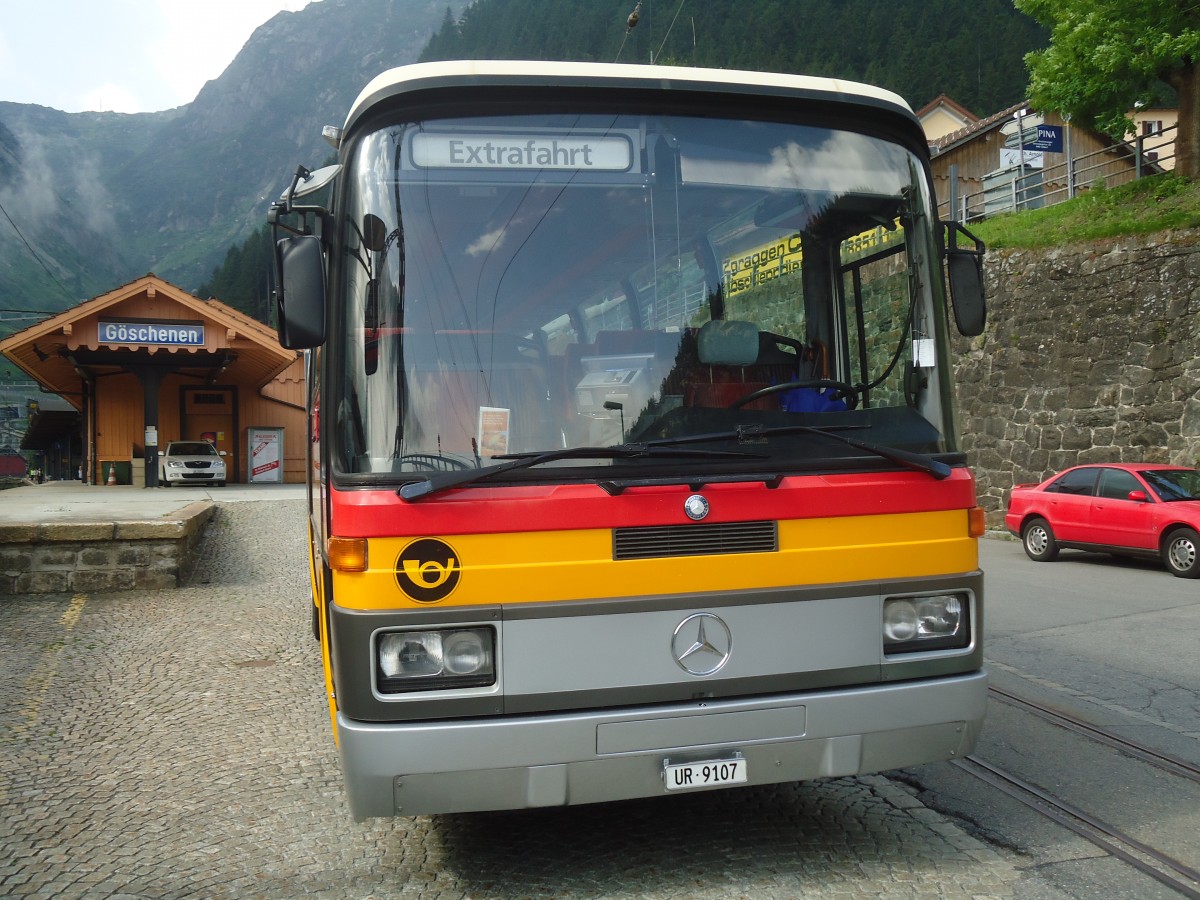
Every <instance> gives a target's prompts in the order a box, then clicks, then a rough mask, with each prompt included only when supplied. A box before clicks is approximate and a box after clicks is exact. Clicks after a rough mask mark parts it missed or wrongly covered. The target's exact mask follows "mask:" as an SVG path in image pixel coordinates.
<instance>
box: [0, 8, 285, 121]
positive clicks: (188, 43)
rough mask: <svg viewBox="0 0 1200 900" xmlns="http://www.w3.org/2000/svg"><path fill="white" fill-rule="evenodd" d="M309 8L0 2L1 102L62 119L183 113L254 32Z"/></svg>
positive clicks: (223, 69)
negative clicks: (52, 112) (32, 106)
mask: <svg viewBox="0 0 1200 900" xmlns="http://www.w3.org/2000/svg"><path fill="white" fill-rule="evenodd" d="M308 2H309V0H103V2H97V0H56V2H54V3H16V2H13V3H5V4H4V26H3V34H0V100H10V101H13V102H15V103H37V104H40V105H42V106H50V107H53V108H54V109H61V110H63V111H65V112H82V111H84V110H105V111H118V112H151V111H155V110H162V109H172V108H174V107H176V106H182V105H183V104H185V103H190V102H191V101H192V100H194V99H195V97H196V94H197V93H199V91H200V89H201V88H202V87H203V86H204V84H205V82H207V81H209V80H211V79H213V78H216V77H218V76H219V75H220V74H221V73H222V72H223V71H225V68H226V67H227V66H228V65H229V63H230V62H232V61H233V58H234V57H235V56H236V55H237V53H238V51H239V50H241V48H242V47H243V46H244V45H245V43H246V41H247V40H248V39H249V37H250V35H251V34H252V33H253V31H254V29H255V28H257V27H258V26H259V25H261V24H262V23H264V22H266V21H267V20H268V19H270V18H271V17H272V16H273V15H275V14H276V13H278V12H280V11H281V10H289V11H295V10H299V9H302V8H303V7H304V6H306V5H308ZM97 83H99V85H100V86H97Z"/></svg>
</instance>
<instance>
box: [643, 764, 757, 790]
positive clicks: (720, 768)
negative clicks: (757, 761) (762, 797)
mask: <svg viewBox="0 0 1200 900" xmlns="http://www.w3.org/2000/svg"><path fill="white" fill-rule="evenodd" d="M746 775H747V772H746V761H745V760H744V759H742V758H741V757H737V758H736V759H706V760H702V761H700V762H690V763H664V764H663V781H664V783H665V784H666V786H667V790H668V791H686V790H687V789H688V788H704V787H717V786H718V785H722V784H744V783H745V781H746Z"/></svg>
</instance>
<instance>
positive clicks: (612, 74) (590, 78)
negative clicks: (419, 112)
mask: <svg viewBox="0 0 1200 900" xmlns="http://www.w3.org/2000/svg"><path fill="white" fill-rule="evenodd" d="M482 85H495V86H505V85H510V86H519V85H526V86H531V85H547V86H556V87H562V86H564V85H567V86H571V85H578V86H580V87H593V88H614V87H632V88H638V87H640V88H652V89H656V90H664V89H665V90H672V89H675V90H687V89H689V88H692V89H696V90H700V91H711V92H714V93H729V94H760V95H768V96H776V97H778V96H792V97H796V98H797V99H799V98H811V99H823V100H834V101H840V102H849V103H855V104H859V105H863V106H871V107H875V108H883V109H887V110H889V111H891V112H893V113H900V114H901V115H903V116H904V117H905V118H908V119H911V120H912V121H914V122H915V121H916V116H915V115H913V112H912V107H910V106H909V105H908V103H907V102H906V101H905V100H904V99H903V98H902V97H900V96H899V95H898V94H895V93H893V92H891V91H888V90H884V89H883V88H878V87H874V86H872V85H868V84H860V83H858V82H855V81H843V80H841V79H835V78H817V77H814V76H809V75H785V74H779V73H775V72H749V71H743V70H739V69H696V68H685V67H681V66H651V65H628V64H618V63H585V62H546V61H536V60H453V61H448V62H430V63H416V64H414V65H409V66H400V67H398V68H395V69H389V70H387V71H386V72H383V73H382V74H380V75H378V76H376V77H375V78H373V79H372V80H371V81H370V83H369V84H367V86H366V87H365V88H364V89H363V91H362V93H361V94H359V95H358V99H356V100H355V101H354V105H353V106H351V108H350V114H349V115H348V116H347V117H346V124H345V128H344V131H345V132H348V131H349V130H350V128H351V126H352V125H353V124H354V122H355V121H356V120H357V119H358V118H359V116H361V115H362V114H363V113H364V112H365V111H366V110H367V109H369V108H370V107H372V106H373V105H374V104H376V103H378V102H380V101H382V100H386V99H388V98H390V97H396V96H399V95H402V94H405V93H409V92H413V91H422V90H428V89H436V88H453V87H465V86H482Z"/></svg>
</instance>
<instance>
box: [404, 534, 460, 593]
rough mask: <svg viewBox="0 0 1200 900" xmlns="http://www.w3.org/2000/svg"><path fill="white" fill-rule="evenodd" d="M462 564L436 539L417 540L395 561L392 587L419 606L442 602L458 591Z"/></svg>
mask: <svg viewBox="0 0 1200 900" xmlns="http://www.w3.org/2000/svg"><path fill="white" fill-rule="evenodd" d="M461 575H462V564H461V563H460V562H459V559H458V554H457V553H455V552H454V548H453V547H451V546H450V545H449V544H447V543H446V542H445V541H440V540H438V539H437V538H418V539H417V540H415V541H412V542H411V543H409V544H408V545H407V546H406V547H405V548H404V549H403V550H402V551H400V556H399V557H397V559H396V583H397V584H398V585H399V586H400V590H402V591H404V593H406V594H407V595H408V596H410V597H412V598H413V599H414V600H416V601H418V602H420V603H437V602H438V601H439V600H445V599H446V598H447V597H449V596H450V594H452V593H453V592H454V589H455V588H456V587H458V580H459V577H460V576H461Z"/></svg>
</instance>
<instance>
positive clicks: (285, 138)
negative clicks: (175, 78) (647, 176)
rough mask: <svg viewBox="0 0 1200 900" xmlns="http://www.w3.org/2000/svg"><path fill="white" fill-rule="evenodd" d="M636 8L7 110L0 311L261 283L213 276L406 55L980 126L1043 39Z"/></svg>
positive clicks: (540, 1)
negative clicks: (776, 78) (555, 62)
mask: <svg viewBox="0 0 1200 900" xmlns="http://www.w3.org/2000/svg"><path fill="white" fill-rule="evenodd" d="M635 2H636V0H475V2H473V3H469V4H468V2H467V0H450V2H449V3H448V2H447V0H320V2H314V3H310V4H309V5H308V6H306V7H305V8H304V9H303V10H301V11H299V12H284V13H280V14H278V15H276V16H275V17H274V18H272V19H271V20H270V21H268V22H266V23H265V24H264V25H262V26H261V27H260V28H258V29H257V30H256V31H255V32H254V34H253V35H252V36H251V37H250V39H249V40H248V41H247V42H246V45H245V46H244V47H243V48H242V51H241V52H240V53H239V54H238V56H237V57H236V58H235V59H234V61H233V62H232V63H231V64H230V65H229V67H228V68H227V69H226V70H225V71H224V72H223V73H222V74H221V76H220V77H219V78H217V79H215V80H213V81H210V82H208V84H206V85H205V86H204V88H203V89H202V90H201V91H200V93H199V94H198V95H197V97H196V99H195V100H194V101H193V102H191V103H189V104H187V105H185V106H181V107H179V108H177V109H173V110H166V111H163V112H155V113H142V114H136V115H127V114H120V113H63V112H59V111H57V110H52V109H46V108H45V107H40V106H31V105H27V104H16V103H3V102H0V309H31V310H44V311H58V310H61V309H64V308H66V307H67V306H70V305H72V304H74V303H77V302H79V301H80V300H81V299H83V298H86V297H90V296H93V295H95V294H99V293H102V292H104V291H107V290H110V289H112V288H113V287H115V286H117V285H120V284H122V283H124V282H126V281H129V280H130V279H132V278H135V277H138V276H140V275H142V274H144V273H146V272H148V271H153V272H155V273H156V274H158V275H160V276H162V277H164V278H167V279H169V280H170V281H172V282H174V283H176V284H178V285H180V286H181V287H183V288H185V289H187V290H196V289H197V288H198V286H200V285H201V284H202V283H204V282H205V281H206V280H207V281H208V285H207V286H211V287H214V288H215V287H217V286H218V285H221V286H225V285H231V284H257V283H259V282H260V281H261V279H259V278H251V277H246V276H245V275H244V274H241V273H234V272H224V273H221V274H220V277H210V276H213V275H215V274H216V273H214V267H216V266H217V265H218V263H221V262H222V260H225V262H226V263H227V264H230V265H234V266H245V265H248V264H254V265H257V262H254V263H250V262H248V261H251V260H254V261H256V260H258V258H259V256H260V255H261V254H260V253H259V252H258V251H257V250H255V251H254V252H240V250H239V249H238V248H239V246H240V245H242V244H243V242H247V241H248V240H249V239H250V238H251V237H252V236H253V235H254V232H255V230H256V229H260V227H261V226H262V224H263V222H264V221H265V217H266V210H267V205H268V203H269V202H270V200H271V199H272V198H273V197H276V196H278V195H279V193H280V191H281V190H282V189H283V188H284V187H285V186H286V183H287V180H288V178H289V177H290V175H291V173H292V172H294V171H295V168H296V165H297V164H300V163H303V164H305V165H309V166H316V165H320V164H322V163H323V162H325V161H326V160H327V159H328V158H329V156H330V153H331V149H330V148H329V146H328V145H327V144H325V143H324V142H323V141H322V140H321V137H320V131H321V126H322V125H327V124H341V123H342V121H343V120H344V117H345V115H346V112H347V110H348V109H349V106H350V104H351V103H352V102H353V100H354V98H355V97H356V96H357V94H358V92H359V91H360V90H361V89H362V87H363V86H364V85H365V84H366V83H367V81H369V80H370V79H371V78H373V77H374V76H375V75H377V74H379V73H380V72H381V71H383V70H384V69H387V68H389V67H391V66H396V65H402V64H405V63H410V62H415V61H417V60H418V58H424V59H446V58H451V57H459V58H461V57H466V58H484V57H488V56H496V57H507V58H516V57H526V58H533V59H584V60H587V59H593V60H612V59H615V58H617V57H619V58H620V59H621V61H624V62H634V61H647V60H649V59H650V58H651V57H653V58H654V59H655V60H656V61H659V62H663V63H679V64H696V65H709V66H726V67H741V68H754V69H763V70H775V71H792V72H804V73H806V74H816V75H831V76H836V77H843V78H852V79H856V80H860V81H869V82H873V83H876V84H880V85H882V86H884V87H889V88H891V89H893V90H895V91H897V92H898V93H900V94H901V95H902V96H904V97H905V98H906V99H908V100H909V102H910V103H912V104H913V105H914V106H920V105H923V104H924V103H926V102H927V101H929V100H931V99H933V98H934V97H935V96H936V95H937V94H939V93H942V92H945V93H947V94H949V95H951V96H952V97H953V98H954V99H955V100H957V101H958V102H959V103H962V104H963V105H965V106H966V107H968V108H971V109H974V110H975V111H976V112H978V113H980V114H981V115H986V114H988V113H991V112H993V111H995V110H996V109H999V108H1002V107H1004V106H1007V105H1009V104H1011V103H1013V102H1015V101H1016V100H1019V99H1020V98H1021V96H1022V95H1023V93H1024V89H1025V69H1024V65H1023V63H1022V61H1021V60H1022V56H1023V54H1024V53H1026V52H1027V51H1029V50H1031V49H1034V48H1036V47H1040V46H1044V45H1045V42H1046V36H1045V34H1044V33H1043V32H1042V30H1041V29H1040V28H1039V26H1037V25H1036V23H1034V22H1033V20H1031V19H1029V18H1027V17H1025V16H1024V15H1022V14H1021V13H1019V12H1017V11H1016V9H1015V8H1014V7H1013V6H1012V4H1011V2H1010V0H974V2H972V3H971V4H969V5H968V4H964V3H962V0H891V2H889V3H887V4H885V5H883V6H880V5H879V4H878V2H876V0H870V2H868V0H703V2H692V3H690V4H689V3H685V2H683V0H657V2H655V0H643V2H642V3H641V4H637V5H638V7H639V10H640V21H639V23H638V25H637V27H635V28H632V29H630V28H627V27H626V19H627V16H628V15H629V13H630V11H631V10H632V9H633V8H634V6H635ZM259 239H260V240H261V235H260V236H259ZM221 299H223V300H226V301H227V302H233V303H235V304H239V300H240V299H241V298H237V297H226V296H224V295H223V294H222V297H221ZM256 302H257V303H258V308H261V298H260V299H258V300H257V301H256ZM240 305H243V307H244V308H247V309H249V308H250V307H249V306H246V305H245V304H240ZM0 327H3V326H0ZM16 327H21V324H20V323H17V324H16Z"/></svg>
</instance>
